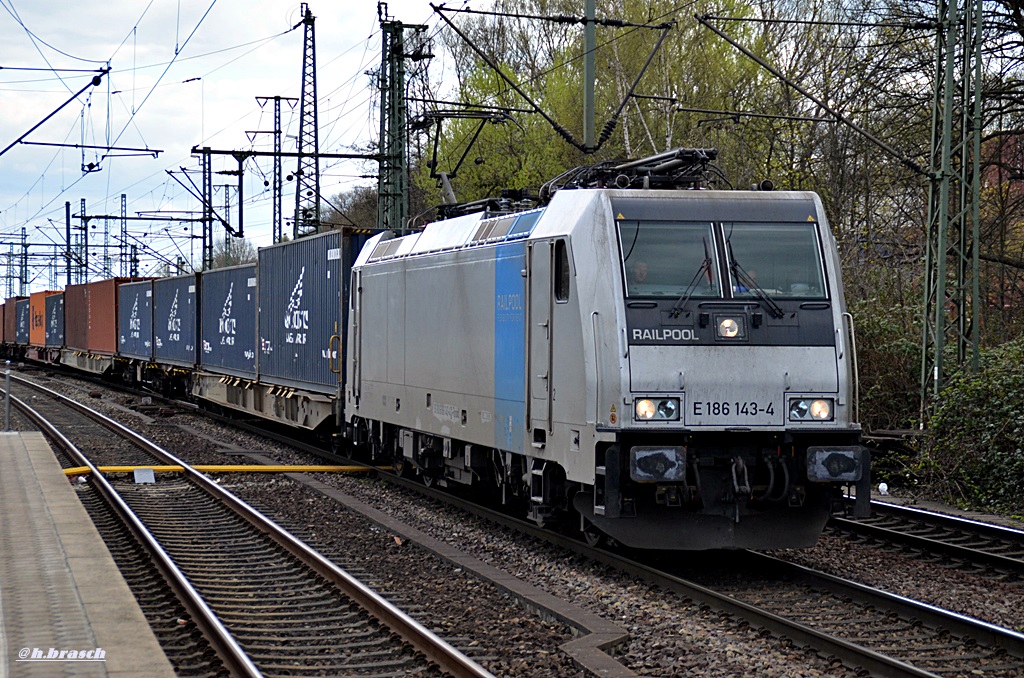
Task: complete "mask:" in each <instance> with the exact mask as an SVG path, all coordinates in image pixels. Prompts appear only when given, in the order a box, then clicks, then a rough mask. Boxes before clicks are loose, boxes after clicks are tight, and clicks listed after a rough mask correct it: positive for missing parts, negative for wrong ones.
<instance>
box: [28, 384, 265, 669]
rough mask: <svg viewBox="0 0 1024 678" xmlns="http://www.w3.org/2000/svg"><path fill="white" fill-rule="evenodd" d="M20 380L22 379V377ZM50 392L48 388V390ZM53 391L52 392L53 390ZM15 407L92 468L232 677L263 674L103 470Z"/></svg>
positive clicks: (96, 480)
mask: <svg viewBox="0 0 1024 678" xmlns="http://www.w3.org/2000/svg"><path fill="white" fill-rule="evenodd" d="M18 381H22V380H21V379H19V380H18ZM46 390H47V391H49V389H46ZM51 393H52V391H51ZM10 398H11V401H12V402H13V403H14V404H15V406H16V407H17V408H18V409H19V410H20V411H21V412H22V413H24V414H25V415H26V416H27V417H28V418H29V419H31V420H32V421H33V423H35V424H36V425H37V426H38V427H39V428H40V430H41V431H42V432H43V433H45V434H46V435H47V436H49V437H50V438H51V439H53V440H54V441H56V442H57V444H58V445H59V446H60V447H61V448H62V449H63V450H64V451H65V452H66V453H67V454H68V455H69V456H71V457H72V458H73V459H75V461H76V462H77V463H78V464H79V465H81V466H88V467H89V468H90V469H91V470H92V477H93V486H94V487H96V489H97V490H99V492H100V494H102V495H103V497H104V499H106V501H107V502H109V504H110V505H111V506H112V507H113V508H114V510H115V511H116V512H117V513H118V515H119V516H120V517H121V520H123V521H124V523H125V524H126V525H127V526H128V528H129V529H130V530H131V531H132V533H133V534H134V535H135V537H136V538H137V539H138V540H139V542H140V543H141V544H142V545H143V547H144V548H145V549H146V550H147V551H148V552H149V553H150V555H151V557H152V558H153V563H154V564H155V565H156V567H157V569H159V570H160V573H161V574H162V575H163V577H164V579H165V580H166V581H167V583H168V585H169V586H170V587H171V589H172V590H173V591H174V593H175V595H176V596H178V599H179V600H181V603H182V605H183V606H184V607H185V609H186V610H188V613H189V614H190V615H191V616H192V620H193V621H195V623H196V625H197V626H198V627H199V629H200V630H201V631H202V632H203V635H204V636H205V637H206V639H207V640H208V641H209V642H210V645H211V646H212V647H213V649H214V651H215V652H216V653H217V656H218V657H219V658H220V659H221V661H222V662H224V665H225V667H226V668H227V669H228V670H229V671H230V672H231V675H233V676H252V677H254V678H255V677H257V676H262V675H263V674H262V673H261V672H260V670H259V669H258V668H257V667H256V665H255V664H253V663H252V660H251V659H249V656H248V655H247V654H246V653H245V651H244V650H243V649H242V648H241V646H240V645H239V644H238V642H237V641H236V640H235V639H234V637H233V636H232V635H231V633H230V632H229V631H228V630H227V628H225V627H224V625H223V624H222V623H221V621H220V619H218V618H217V615H216V614H214V612H213V610H211V609H210V607H209V606H208V605H207V604H206V601H204V600H203V598H202V596H201V595H200V594H199V592H198V591H196V589H195V588H194V587H193V586H192V584H191V583H190V582H189V581H188V579H187V578H186V577H185V575H184V574H183V573H182V571H181V570H180V569H178V566H177V565H175V564H174V561H173V560H172V559H171V557H170V556H169V555H168V554H167V552H166V551H165V550H164V549H163V547H162V546H160V544H159V542H157V540H156V539H155V538H154V537H153V535H152V534H150V532H149V530H147V529H146V526H145V525H144V524H143V523H142V521H141V520H140V519H139V518H138V516H136V515H135V512H134V511H132V510H131V508H129V506H128V504H126V503H125V501H124V500H123V499H122V498H121V496H120V495H119V494H118V493H117V490H115V489H114V488H113V486H112V485H111V484H110V483H109V482H108V481H107V479H106V478H105V477H104V476H103V474H102V473H100V471H99V470H98V469H97V468H96V467H95V466H93V464H92V462H91V461H89V459H88V458H87V457H86V456H85V455H84V454H83V453H82V451H81V450H79V449H78V447H76V446H75V444H74V443H72V442H71V441H70V440H69V439H68V438H67V436H65V435H64V434H63V433H62V432H61V431H60V430H59V429H57V428H56V427H55V426H54V425H53V424H51V423H50V422H49V421H48V420H47V419H46V418H45V417H43V416H42V415H41V414H40V413H39V412H37V411H36V410H35V409H33V408H32V407H31V406H29V405H28V404H27V403H25V402H24V401H23V400H21V399H20V398H16V397H15V396H13V395H12V396H10Z"/></svg>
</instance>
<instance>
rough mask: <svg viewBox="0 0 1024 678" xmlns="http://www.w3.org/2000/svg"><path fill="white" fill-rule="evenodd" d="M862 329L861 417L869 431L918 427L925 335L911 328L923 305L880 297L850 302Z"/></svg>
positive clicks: (856, 323) (859, 357)
mask: <svg viewBox="0 0 1024 678" xmlns="http://www.w3.org/2000/svg"><path fill="white" fill-rule="evenodd" d="M850 312H851V314H852V315H853V318H854V326H855V327H856V330H857V366H858V372H859V374H860V423H861V425H862V426H863V427H864V430H865V431H878V430H883V429H887V430H895V429H910V428H915V422H916V420H917V418H918V414H919V412H918V410H919V406H920V401H921V396H920V389H919V386H918V382H919V377H918V373H919V371H920V369H921V366H920V360H921V347H920V337H919V336H914V335H913V334H912V333H911V332H910V331H908V330H906V329H905V328H907V327H908V326H911V327H912V326H913V325H912V318H913V317H914V314H915V313H917V312H918V311H917V309H913V308H906V307H903V306H900V305H899V304H893V305H888V306H887V305H886V304H885V303H884V302H883V301H882V300H881V299H879V298H877V297H876V298H870V299H863V300H859V301H857V302H856V303H854V305H853V306H851V308H850Z"/></svg>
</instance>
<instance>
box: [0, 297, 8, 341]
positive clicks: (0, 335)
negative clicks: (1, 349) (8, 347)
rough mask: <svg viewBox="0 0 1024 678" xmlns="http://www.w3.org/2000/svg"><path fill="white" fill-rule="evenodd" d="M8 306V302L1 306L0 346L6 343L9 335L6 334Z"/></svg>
mask: <svg viewBox="0 0 1024 678" xmlns="http://www.w3.org/2000/svg"><path fill="white" fill-rule="evenodd" d="M6 305H7V304H6V302H5V303H3V304H0V344H2V343H4V342H5V341H6V338H5V337H6V336H7V334H6V333H5V332H4V306H6Z"/></svg>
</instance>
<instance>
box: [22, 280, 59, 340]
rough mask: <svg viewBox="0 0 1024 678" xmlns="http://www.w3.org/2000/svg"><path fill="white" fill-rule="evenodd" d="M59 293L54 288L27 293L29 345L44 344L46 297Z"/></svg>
mask: <svg viewBox="0 0 1024 678" xmlns="http://www.w3.org/2000/svg"><path fill="white" fill-rule="evenodd" d="M54 294H60V292H57V291H55V290H47V291H45V292H33V293H32V294H31V295H29V326H28V343H29V345H30V346H38V347H40V348H43V347H45V346H46V297H49V296H51V295H54Z"/></svg>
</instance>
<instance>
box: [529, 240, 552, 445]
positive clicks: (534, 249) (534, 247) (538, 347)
mask: <svg viewBox="0 0 1024 678" xmlns="http://www.w3.org/2000/svg"><path fill="white" fill-rule="evenodd" d="M551 259H552V247H551V243H550V242H535V243H531V245H530V254H529V260H530V264H529V286H530V287H529V297H530V310H529V324H528V327H529V329H528V330H527V331H528V333H529V337H528V341H529V364H528V369H529V379H530V398H529V401H530V428H531V430H532V436H531V441H532V443H533V446H534V447H538V448H542V447H544V445H545V444H546V442H547V435H548V433H549V432H550V431H551V330H552V327H551Z"/></svg>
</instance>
